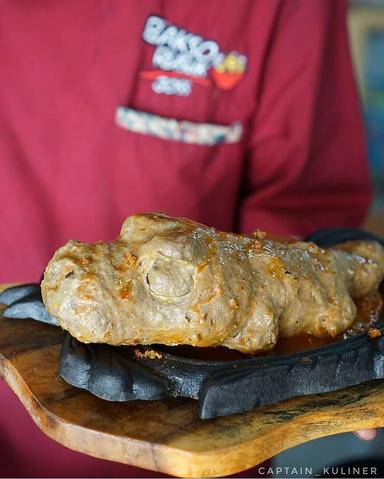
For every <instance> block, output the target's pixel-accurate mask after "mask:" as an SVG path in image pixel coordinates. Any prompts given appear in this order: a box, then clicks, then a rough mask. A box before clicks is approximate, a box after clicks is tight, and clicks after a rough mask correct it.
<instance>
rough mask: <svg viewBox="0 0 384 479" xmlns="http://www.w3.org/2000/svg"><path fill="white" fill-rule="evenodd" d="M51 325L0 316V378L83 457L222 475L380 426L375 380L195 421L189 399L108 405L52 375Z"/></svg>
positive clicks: (55, 336)
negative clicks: (314, 443)
mask: <svg viewBox="0 0 384 479" xmlns="http://www.w3.org/2000/svg"><path fill="white" fill-rule="evenodd" d="M61 339H62V332H61V330H60V329H58V328H55V327H53V326H48V325H45V324H39V323H36V322H34V321H32V320H27V319H26V320H16V319H13V320H7V319H4V318H1V317H0V375H1V377H3V378H4V379H5V381H6V382H7V383H8V385H9V386H10V387H11V388H12V389H13V391H14V392H15V393H16V394H17V396H18V397H19V398H20V400H21V402H22V403H23V404H24V406H25V408H26V409H27V410H28V412H29V414H30V415H31V417H32V418H33V420H34V421H35V422H36V424H37V425H38V426H39V427H40V429H41V430H42V431H43V432H44V433H45V434H47V435H48V436H49V437H51V438H52V439H54V440H56V441H58V442H60V443H61V444H63V445H64V446H67V447H69V448H71V449H74V450H77V451H80V452H83V453H85V454H89V455H91V456H95V457H99V458H103V459H108V460H111V461H117V462H121V463H125V464H132V465H135V466H138V467H143V468H147V469H152V470H153V471H159V472H164V473H168V474H172V475H175V476H181V477H207V476H223V475H229V474H232V473H235V472H238V471H241V470H245V469H248V468H250V467H252V466H254V465H256V464H259V463H260V462H262V461H263V460H265V459H267V458H269V457H271V456H273V455H275V454H277V453H278V452H280V451H283V450H285V449H287V448H289V447H292V446H294V445H296V444H300V443H302V442H305V441H309V440H311V439H314V438H318V437H321V436H326V435H329V434H336V433H340V432H345V431H353V430H356V429H358V428H370V427H379V426H384V381H375V382H369V383H365V384H362V385H360V386H357V387H353V388H350V389H346V390H342V391H338V392H335V393H328V394H322V395H317V396H306V397H300V398H297V399H294V400H289V401H285V402H283V403H280V404H278V405H274V406H268V407H263V408H260V409H258V410H257V411H254V412H251V413H245V414H238V415H234V416H230V417H226V418H218V419H215V420H210V421H203V420H200V419H199V418H198V416H197V410H196V403H195V402H194V401H193V400H186V399H170V400H163V401H151V402H149V401H148V402H146V401H133V402H130V403H124V404H123V403H110V402H107V401H103V400H101V399H98V398H96V397H94V396H92V395H91V394H90V393H88V392H86V391H82V390H79V389H76V388H74V387H72V386H69V385H68V384H66V383H65V382H64V381H63V380H62V379H61V378H60V377H59V376H58V357H59V352H60V343H61Z"/></svg>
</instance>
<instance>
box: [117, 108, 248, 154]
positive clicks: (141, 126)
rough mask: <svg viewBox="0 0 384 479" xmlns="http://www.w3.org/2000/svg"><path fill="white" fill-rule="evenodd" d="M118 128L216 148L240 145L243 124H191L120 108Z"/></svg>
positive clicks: (118, 110) (118, 111)
mask: <svg viewBox="0 0 384 479" xmlns="http://www.w3.org/2000/svg"><path fill="white" fill-rule="evenodd" d="M115 121H116V124H117V125H118V126H120V127H121V128H124V129H126V130H129V131H132V132H135V133H142V134H145V135H151V136H155V137H157V138H162V139H164V140H174V141H179V142H182V143H191V144H195V145H207V146H208V145H217V144H220V143H237V142H238V141H239V140H240V138H241V135H242V133H243V127H242V125H241V123H240V122H236V123H232V124H231V125H227V126H226V125H216V124H212V123H195V122H192V121H185V120H176V119H174V118H166V117H163V116H159V115H154V114H152V113H146V112H143V111H138V110H134V109H132V108H128V107H125V106H119V107H117V110H116V118H115Z"/></svg>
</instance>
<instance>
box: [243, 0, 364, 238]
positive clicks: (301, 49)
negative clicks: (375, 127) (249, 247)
mask: <svg viewBox="0 0 384 479" xmlns="http://www.w3.org/2000/svg"><path fill="white" fill-rule="evenodd" d="M295 3H296V5H297V6H296V9H295V10H293V11H292V3H291V2H283V3H282V8H281V10H280V12H279V17H278V21H277V22H276V26H275V31H274V32H273V35H271V38H272V40H271V42H270V45H269V50H268V52H267V55H266V61H265V66H264V71H263V72H262V78H263V81H262V83H261V86H260V89H259V95H258V98H257V103H258V106H257V109H256V113H255V116H254V121H253V125H252V127H251V134H250V148H249V155H248V160H247V164H246V175H245V179H244V189H243V196H242V199H241V204H240V217H239V218H240V224H239V229H240V231H242V232H250V231H252V230H255V229H256V228H261V229H265V230H267V231H270V232H273V233H278V234H296V235H300V236H304V235H307V234H309V233H311V232H313V231H314V230H316V229H319V228H327V227H332V226H345V227H358V226H359V225H360V224H361V222H362V220H363V218H364V216H365V213H366V210H367V207H368V205H369V201H370V196H371V186H370V181H369V174H368V168H367V161H366V155H365V147H364V139H363V131H362V125H361V118H360V111H359V102H358V98H357V91H356V86H355V82H354V77H353V72H352V68H351V62H350V56H349V50H348V40H347V32H346V24H345V23H346V5H345V2H344V1H343V0H338V1H334V0H310V1H301V2H295ZM287 5H289V6H290V11H288V10H287Z"/></svg>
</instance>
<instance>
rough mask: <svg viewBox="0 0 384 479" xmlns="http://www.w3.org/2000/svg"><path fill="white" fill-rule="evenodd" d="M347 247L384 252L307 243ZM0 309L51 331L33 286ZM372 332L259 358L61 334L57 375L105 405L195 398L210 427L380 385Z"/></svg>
mask: <svg viewBox="0 0 384 479" xmlns="http://www.w3.org/2000/svg"><path fill="white" fill-rule="evenodd" d="M351 239H376V240H379V241H380V242H381V243H382V244H383V240H381V239H380V238H377V237H375V236H373V235H370V234H369V233H366V232H361V231H359V230H345V229H337V230H324V231H321V232H317V233H315V234H314V235H312V236H311V237H309V238H308V239H307V240H308V241H315V242H316V243H317V244H318V245H319V246H325V247H327V246H331V245H332V244H336V243H340V242H343V241H347V240H351ZM382 292H383V291H382ZM0 303H5V304H8V305H9V306H8V308H7V309H6V310H5V312H4V313H3V315H4V316H5V317H8V318H25V317H31V318H32V319H36V320H38V321H43V322H46V323H48V324H56V321H55V319H54V318H52V317H51V316H50V315H49V314H48V313H47V311H46V310H45V308H44V305H43V303H42V301H41V293H40V285H39V284H30V285H23V286H20V287H15V288H10V289H8V290H6V291H5V292H3V293H2V294H0ZM375 327H376V328H377V329H378V330H379V331H380V332H381V336H379V337H377V338H374V339H371V338H370V337H369V336H368V335H367V334H366V333H363V334H359V335H357V336H353V337H350V338H348V339H343V340H339V341H335V342H332V343H330V344H328V345H325V346H322V347H319V348H314V349H310V350H304V351H299V352H295V353H292V354H281V355H268V354H267V355H260V356H257V357H252V356H246V355H242V354H241V353H238V352H235V351H224V350H223V348H217V349H212V348H207V349H205V348H202V349H204V351H202V349H200V348H188V347H181V348H180V347H176V348H170V347H165V346H162V345H155V346H151V347H146V346H140V347H127V346H122V347H115V346H109V345H104V344H84V343H80V342H79V341H77V340H76V339H74V338H72V337H71V336H70V335H69V334H68V333H66V334H65V336H64V341H63V346H62V351H61V355H60V375H61V376H62V377H63V379H64V380H66V381H67V382H68V383H70V384H72V385H73V386H76V387H79V388H83V389H86V390H88V391H90V392H91V393H92V394H94V395H96V396H98V397H101V398H103V399H105V400H109V401H130V400H135V399H142V400H156V399H164V398H167V397H174V396H183V397H190V398H194V399H197V400H198V410H199V415H200V417H201V418H203V419H208V418H213V417H217V416H224V415H229V414H234V413H240V412H244V411H249V410H252V409H254V408H256V407H258V406H261V405H264V404H272V403H276V402H279V401H282V400H285V399H289V398H292V397H295V396H299V395H304V394H317V393H324V392H328V391H334V390H337V389H342V388H345V387H349V386H353V385H356V384H359V383H362V382H365V381H369V380H372V379H382V378H384V323H382V322H378V323H376V324H375ZM314 341H316V340H315V339H314ZM199 355H200V356H201V357H198V356H199Z"/></svg>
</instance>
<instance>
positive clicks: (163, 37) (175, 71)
mask: <svg viewBox="0 0 384 479" xmlns="http://www.w3.org/2000/svg"><path fill="white" fill-rule="evenodd" d="M142 38H143V40H144V41H145V43H147V44H149V45H151V46H152V47H154V50H153V54H152V65H151V66H150V68H148V69H144V70H142V71H141V72H140V78H141V79H144V80H150V81H152V84H151V86H152V90H153V92H154V93H157V94H165V95H177V96H189V95H190V94H191V92H192V85H193V84H198V85H202V86H204V87H211V88H212V87H216V88H219V89H221V90H230V89H232V88H234V87H235V86H236V85H237V84H238V83H239V81H240V80H241V79H242V78H243V76H244V74H245V71H246V66H247V57H246V56H245V55H242V54H240V53H238V52H237V51H231V52H226V53H224V52H222V51H221V49H220V46H219V44H218V43H217V42H216V41H214V40H207V39H204V38H203V37H202V36H200V35H198V34H196V33H193V32H189V31H187V30H185V29H183V28H180V27H179V26H176V25H174V24H173V23H171V22H169V21H167V20H165V19H164V18H162V17H159V16H157V15H152V16H150V17H148V18H147V21H146V24H145V26H144V30H143V33H142Z"/></svg>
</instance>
